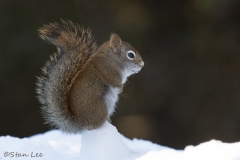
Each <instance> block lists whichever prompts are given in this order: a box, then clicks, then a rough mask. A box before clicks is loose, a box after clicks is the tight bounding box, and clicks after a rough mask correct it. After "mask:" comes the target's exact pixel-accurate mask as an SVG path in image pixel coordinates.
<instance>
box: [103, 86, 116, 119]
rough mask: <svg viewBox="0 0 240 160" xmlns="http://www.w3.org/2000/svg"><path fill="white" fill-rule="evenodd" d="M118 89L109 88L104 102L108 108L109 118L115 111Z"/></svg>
mask: <svg viewBox="0 0 240 160" xmlns="http://www.w3.org/2000/svg"><path fill="white" fill-rule="evenodd" d="M118 93H119V89H118V88H116V87H109V90H108V92H107V94H106V95H105V100H106V103H107V106H108V115H109V116H111V115H112V114H113V112H114V110H115V105H116V102H117V101H118Z"/></svg>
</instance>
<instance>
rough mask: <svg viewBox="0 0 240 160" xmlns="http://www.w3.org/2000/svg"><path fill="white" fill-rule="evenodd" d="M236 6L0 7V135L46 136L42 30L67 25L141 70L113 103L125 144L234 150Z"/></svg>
mask: <svg viewBox="0 0 240 160" xmlns="http://www.w3.org/2000/svg"><path fill="white" fill-rule="evenodd" d="M239 8H240V1H239V0H168V1H157V0H148V1H147V0H121V1H117V0H102V1H98V0H91V1H89V0H69V1H66V0H65V1H63V0H51V1H48V0H40V1H33V0H0V135H11V136H17V137H27V136H31V135H34V134H37V133H43V132H45V131H47V130H48V129H49V127H48V126H47V125H44V124H43V123H44V122H43V119H42V116H41V114H40V110H39V106H40V104H39V103H38V101H37V99H36V94H35V88H36V86H35V82H36V76H39V75H40V74H41V69H40V68H41V67H42V66H43V65H44V63H45V61H47V60H48V59H49V55H50V54H52V53H53V52H55V51H56V49H55V48H54V47H53V46H52V45H49V44H47V43H45V42H44V41H42V40H41V39H40V38H39V37H38V33H37V29H38V28H40V27H41V26H42V25H43V24H46V23H49V22H53V21H59V20H60V18H61V19H69V20H72V21H73V22H75V23H79V24H81V25H83V26H85V27H89V28H91V29H92V31H93V34H94V35H95V37H96V40H97V42H98V44H101V43H103V42H104V41H106V40H108V39H109V36H110V34H111V33H113V32H115V33H117V34H119V35H120V36H121V38H122V39H123V40H124V41H128V42H129V43H131V44H132V45H133V46H134V47H135V48H136V49H137V50H138V51H139V52H140V54H141V55H142V57H143V59H144V61H145V67H144V68H143V70H142V71H141V72H140V73H139V74H136V75H134V76H132V77H131V78H130V79H129V81H128V82H127V84H126V86H125V88H124V95H122V96H120V101H119V103H118V108H117V109H116V113H115V115H114V116H113V119H112V122H113V124H114V125H116V126H117V128H118V130H119V132H120V133H123V134H124V135H125V136H127V137H129V138H133V137H137V138H142V139H148V140H151V141H153V142H155V143H159V144H161V145H166V146H169V147H173V148H177V149H182V148H184V146H186V145H189V144H193V145H196V144H198V143H200V142H204V141H208V140H210V139H220V140H222V141H225V142H234V141H239V140H240V74H239V69H240V45H239V44H240V10H239Z"/></svg>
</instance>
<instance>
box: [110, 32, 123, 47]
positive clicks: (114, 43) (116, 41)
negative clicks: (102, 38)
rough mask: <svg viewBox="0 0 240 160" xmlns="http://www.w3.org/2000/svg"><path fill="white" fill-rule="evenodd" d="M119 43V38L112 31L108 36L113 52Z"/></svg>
mask: <svg viewBox="0 0 240 160" xmlns="http://www.w3.org/2000/svg"><path fill="white" fill-rule="evenodd" d="M120 45H121V38H120V37H119V36H118V35H117V34H115V33H113V34H112V35H111V38H110V46H111V47H113V49H114V51H115V52H117V50H118V48H119V47H120Z"/></svg>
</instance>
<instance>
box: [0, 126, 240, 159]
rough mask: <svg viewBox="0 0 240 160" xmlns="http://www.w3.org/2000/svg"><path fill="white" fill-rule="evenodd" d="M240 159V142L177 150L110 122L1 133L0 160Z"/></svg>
mask: <svg viewBox="0 0 240 160" xmlns="http://www.w3.org/2000/svg"><path fill="white" fill-rule="evenodd" d="M32 158H34V159H39V160H55V159H57V160H159V159H161V160H213V159H217V160H240V143H239V142H236V143H222V142H221V141H217V140H211V141H209V142H205V143H202V144H200V145H198V146H187V147H186V148H185V149H184V150H175V149H171V148H168V147H164V146H160V145H157V144H154V143H152V142H149V141H144V140H138V139H133V140H130V139H127V138H125V137H124V136H122V135H120V134H119V133H118V131H117V129H116V128H115V127H114V126H112V125H111V124H109V123H107V122H106V123H105V124H104V125H103V127H101V128H99V129H97V130H93V131H85V132H84V133H82V134H81V135H80V134H79V135H66V134H63V133H62V132H60V131H58V130H53V131H49V132H46V133H44V134H39V135H34V136H32V137H29V138H23V139H19V138H15V137H10V136H2V137H0V160H7V159H18V160H28V159H29V160H30V159H32Z"/></svg>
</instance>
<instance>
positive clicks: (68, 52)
mask: <svg viewBox="0 0 240 160" xmlns="http://www.w3.org/2000/svg"><path fill="white" fill-rule="evenodd" d="M39 33H40V37H41V38H42V39H43V40H45V41H48V42H50V43H52V44H54V45H55V46H57V48H58V52H57V53H56V54H54V55H53V56H51V59H50V60H49V61H48V62H47V63H46V64H45V66H44V67H43V74H42V76H40V77H38V82H37V93H38V98H39V100H40V102H41V103H42V112H43V114H44V118H45V120H46V122H47V123H48V124H50V125H51V126H54V127H57V128H59V129H61V130H63V131H66V132H70V133H76V132H79V131H81V130H82V128H81V126H80V125H79V124H77V123H75V122H74V121H73V120H71V118H72V117H71V114H70V112H69V108H68V104H67V97H68V93H69V90H70V87H71V84H72V83H73V81H74V79H75V78H76V76H77V75H78V73H79V72H80V71H81V69H82V66H83V64H85V63H86V62H87V61H88V59H89V58H90V56H91V55H92V54H93V53H95V52H96V49H97V46H96V44H95V42H94V41H93V38H92V34H91V31H90V30H89V29H84V28H82V27H80V26H79V25H74V24H73V23H72V22H71V21H63V20H61V22H60V23H50V24H48V25H45V26H44V27H43V28H41V29H39Z"/></svg>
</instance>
